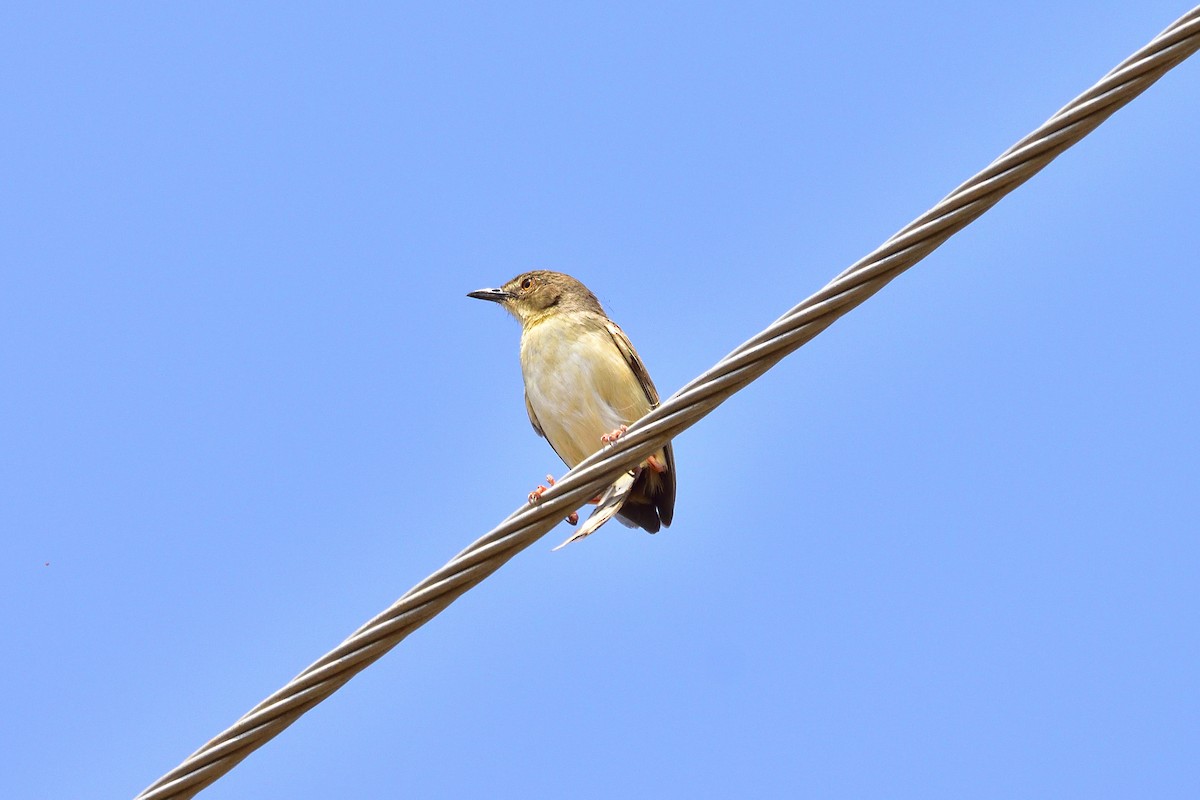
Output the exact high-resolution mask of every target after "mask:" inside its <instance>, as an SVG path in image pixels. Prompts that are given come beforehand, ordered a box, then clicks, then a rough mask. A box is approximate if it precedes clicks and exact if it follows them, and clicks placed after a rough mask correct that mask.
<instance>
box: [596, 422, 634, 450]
mask: <svg viewBox="0 0 1200 800" xmlns="http://www.w3.org/2000/svg"><path fill="white" fill-rule="evenodd" d="M628 430H629V426H628V425H621V426H619V427H617V428H613V430H612V431H611V432H609V433H606V434H604V435H603V436H601V437H600V442H601V443H602V444H604V445H610V444H612V443H613V442H615V441H617V439H620V438H621V437H622V436H624V435H625V433H626V432H627V431H628Z"/></svg>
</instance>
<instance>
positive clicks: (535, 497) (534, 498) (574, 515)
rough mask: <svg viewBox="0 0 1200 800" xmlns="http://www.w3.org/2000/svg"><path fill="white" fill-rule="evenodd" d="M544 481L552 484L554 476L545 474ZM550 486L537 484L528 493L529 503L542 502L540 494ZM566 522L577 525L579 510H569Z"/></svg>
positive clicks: (532, 504) (534, 504)
mask: <svg viewBox="0 0 1200 800" xmlns="http://www.w3.org/2000/svg"><path fill="white" fill-rule="evenodd" d="M546 483H548V484H550V486H553V485H554V476H553V475H547V476H546ZM550 486H542V485H541V484H538V487H537V488H536V489H534V490H533V491H532V492H530V493H529V505H531V506H536V505H537V504H538V503H540V502H542V495H544V494H545V493H546V492H548V491H550ZM567 524H568V525H578V524H579V512H578V511H572V512H571V516H569V517H567Z"/></svg>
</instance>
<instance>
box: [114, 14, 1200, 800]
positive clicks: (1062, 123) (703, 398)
mask: <svg viewBox="0 0 1200 800" xmlns="http://www.w3.org/2000/svg"><path fill="white" fill-rule="evenodd" d="M1197 49H1200V7H1197V8H1194V9H1192V10H1191V11H1189V12H1188V13H1187V14H1185V15H1184V16H1183V17H1181V18H1180V19H1178V20H1177V21H1176V22H1174V23H1173V24H1172V25H1171V26H1170V27H1168V28H1167V29H1166V30H1165V31H1163V32H1162V33H1161V34H1159V35H1158V36H1157V37H1155V38H1154V39H1153V40H1152V41H1151V42H1150V43H1149V44H1147V45H1146V46H1145V47H1143V48H1142V49H1141V50H1139V51H1137V52H1136V53H1134V54H1133V55H1132V56H1130V57H1129V58H1127V59H1126V60H1125V61H1123V62H1122V63H1121V64H1119V65H1118V66H1117V67H1116V68H1115V69H1113V70H1112V71H1111V72H1109V73H1108V74H1107V75H1105V76H1104V77H1103V78H1102V79H1101V80H1100V81H1099V82H1098V83H1097V84H1096V85H1095V86H1093V87H1092V88H1090V89H1088V90H1087V91H1086V92H1084V93H1083V94H1081V95H1080V96H1079V97H1077V98H1075V99H1074V100H1073V101H1071V102H1070V103H1069V104H1067V105H1066V106H1065V107H1064V108H1063V109H1062V110H1060V111H1059V112H1058V113H1056V114H1055V115H1054V116H1052V117H1051V118H1050V119H1049V120H1047V121H1046V122H1045V123H1044V124H1042V125H1041V126H1040V127H1039V128H1038V129H1037V130H1035V131H1034V132H1033V133H1031V134H1029V135H1028V136H1026V137H1025V138H1023V139H1021V140H1020V141H1019V142H1017V143H1016V144H1015V145H1013V146H1012V147H1011V148H1009V149H1008V150H1007V151H1005V152H1004V153H1003V154H1002V155H1001V156H1000V157H999V158H997V159H996V160H995V161H993V162H992V163H991V164H989V165H988V166H987V167H986V168H985V169H984V170H982V171H981V172H979V173H978V174H977V175H975V176H974V177H973V178H971V179H970V180H968V181H967V182H966V183H964V184H962V185H961V186H959V187H958V188H957V189H955V190H954V191H953V192H951V193H950V194H949V195H947V196H946V197H945V198H944V199H943V200H942V201H941V202H939V203H938V204H937V205H936V206H934V207H933V208H932V209H930V210H929V211H927V212H926V213H925V214H923V215H921V216H920V217H918V218H917V219H916V220H914V221H913V222H912V223H910V224H909V225H907V226H905V227H904V228H903V229H901V230H900V231H899V232H898V233H896V234H895V235H894V236H892V237H891V238H890V239H888V240H887V241H886V242H884V243H883V244H882V245H881V246H880V247H879V248H878V249H876V250H875V251H874V252H872V253H871V254H869V255H867V256H866V257H864V258H862V259H861V260H859V261H858V262H857V263H855V264H854V265H853V266H851V267H850V268H849V269H847V270H846V271H844V272H842V273H841V274H840V275H838V276H837V277H836V278H835V279H834V280H833V281H831V282H830V283H829V284H828V285H826V286H825V287H824V288H822V289H821V290H820V291H818V292H817V293H816V294H814V295H812V296H811V297H809V298H808V299H807V300H805V301H803V302H802V303H800V304H799V305H797V306H796V307H795V308H793V309H791V310H790V311H788V312H787V313H786V314H784V315H783V316H782V317H780V318H779V319H778V320H776V321H775V322H774V323H772V324H771V325H770V326H769V327H767V328H766V329H765V330H764V331H762V332H761V333H759V334H758V335H757V336H755V337H753V338H752V339H750V340H749V341H747V342H745V343H744V344H742V345H741V346H740V347H738V348H737V349H736V350H734V351H733V352H732V353H730V354H729V355H728V356H726V357H725V358H723V359H721V361H720V362H719V363H717V364H716V366H714V367H712V369H710V370H708V371H707V372H705V373H704V374H703V375H701V376H700V377H698V378H696V379H695V380H693V381H691V382H690V383H688V384H687V385H686V386H684V387H683V388H682V389H680V390H679V391H678V392H676V393H675V394H674V395H673V396H672V397H671V398H670V399H668V400H667V401H666V402H664V403H663V404H662V405H660V406H659V407H658V408H656V409H654V410H653V411H651V412H650V413H649V414H647V415H646V416H645V417H643V418H642V419H640V420H638V421H637V422H636V423H635V424H633V425H631V426H630V427H629V432H628V433H627V434H626V435H625V436H624V437H622V438H621V439H620V440H619V442H618V443H617V444H616V445H615V446H614V447H611V448H608V449H605V450H603V451H601V452H599V453H596V454H595V455H593V456H591V457H589V458H587V459H586V460H584V461H583V462H581V463H580V464H579V465H578V466H576V467H575V468H574V469H572V470H571V471H570V472H568V473H567V474H566V475H565V476H564V477H563V478H562V479H560V480H559V481H558V483H557V484H556V485H555V486H554V487H552V488H551V489H550V490H549V491H548V492H547V493H546V494H545V495H544V496H543V498H542V501H541V502H540V503H539V504H538V505H536V506H530V505H527V506H524V507H522V508H521V509H519V510H517V511H516V512H514V513H513V514H511V515H510V516H509V517H508V518H507V519H506V520H504V522H502V523H501V524H500V525H498V526H496V527H495V528H493V529H492V530H491V531H489V532H488V533H487V534H485V535H484V536H483V537H481V538H480V539H478V540H477V541H475V542H474V543H472V544H471V545H470V546H469V547H467V548H466V549H465V550H463V551H462V552H461V553H459V554H458V555H457V556H455V557H454V558H453V559H451V560H450V561H449V562H448V563H447V564H446V565H445V566H443V567H442V568H441V569H439V570H438V571H437V572H435V573H433V574H432V575H430V576H429V577H428V578H426V579H425V580H423V581H421V582H420V583H418V584H417V585H416V586H414V587H413V588H412V589H410V590H409V591H408V592H406V593H405V594H404V596H403V597H401V598H400V599H399V600H397V601H396V602H395V603H394V604H393V605H392V606H391V607H390V608H388V609H387V610H386V611H384V612H383V613H381V614H379V615H378V616H376V617H375V618H374V619H372V620H370V621H369V622H367V623H366V624H365V625H363V626H362V627H361V628H359V629H358V630H357V631H355V632H354V633H353V634H352V635H351V636H350V637H349V638H347V639H346V640H345V641H344V642H342V643H341V644H340V645H338V646H337V647H336V648H334V649H333V650H332V651H331V652H329V653H328V654H326V655H325V656H323V657H322V658H321V659H319V660H318V661H316V662H315V663H314V664H312V665H311V666H309V667H308V668H307V669H305V670H304V671H303V672H301V673H300V674H299V675H297V676H296V677H295V678H294V679H293V680H292V681H291V682H289V683H288V684H287V685H286V686H284V687H283V688H281V689H279V690H278V691H277V692H275V693H274V694H272V695H271V696H270V697H268V698H267V699H266V700H263V701H262V702H261V703H259V704H258V705H257V706H255V707H254V708H253V709H251V710H250V711H249V712H248V713H247V714H246V715H245V716H243V717H242V718H241V719H239V720H238V721H237V722H236V723H234V724H233V725H232V726H231V727H229V728H228V729H227V730H225V731H223V732H222V733H220V734H219V735H218V736H216V737H215V738H213V739H212V740H211V741H209V742H208V743H207V744H205V745H204V746H203V747H201V748H200V749H199V750H197V751H196V752H195V753H193V754H192V755H191V756H189V757H188V758H187V760H185V761H184V762H183V763H182V764H180V765H179V766H178V767H176V768H175V769H173V770H171V771H170V772H168V773H167V774H166V775H164V776H163V777H161V778H159V779H158V780H157V781H155V782H154V783H153V784H152V785H151V786H149V787H148V788H147V789H145V790H144V791H143V792H142V793H141V794H139V795H138V797H137V800H166V799H167V798H187V797H192V796H193V795H195V794H196V793H197V792H199V791H200V790H201V789H203V788H204V787H206V786H208V785H209V784H210V783H212V782H213V781H215V780H217V778H219V777H221V776H222V775H224V774H225V773H226V772H228V771H229V770H231V769H232V768H233V767H234V766H235V765H237V764H238V763H239V762H240V761H241V760H242V759H243V758H245V757H246V756H248V755H249V754H250V753H252V752H253V751H254V750H256V749H257V748H259V747H261V746H262V745H263V744H265V743H266V742H267V741H268V740H269V739H271V738H272V737H274V736H275V735H276V734H278V733H279V732H280V731H282V730H283V729H284V728H286V727H287V726H289V725H291V724H292V722H294V721H295V720H296V719H298V718H299V717H300V716H301V715H302V714H304V713H305V712H306V711H308V709H310V708H312V707H313V706H315V705H316V704H317V703H320V702H321V701H322V700H324V699H325V698H326V697H328V696H329V695H331V694H333V693H334V692H335V691H337V690H338V689H339V688H341V687H342V685H344V684H345V683H346V682H347V681H349V680H350V679H351V678H352V677H354V675H356V674H357V673H358V672H359V671H360V670H363V669H365V668H366V667H367V666H369V665H370V664H371V663H373V662H374V661H375V660H376V659H378V658H380V657H381V656H383V654H384V653H386V652H387V651H389V650H391V649H392V648H393V647H395V646H396V645H397V644H398V643H399V642H400V641H401V640H402V639H404V638H405V637H406V636H408V634H410V633H412V632H413V631H414V630H416V629H417V628H419V627H420V626H421V625H423V624H425V623H426V622H427V621H429V620H430V619H431V618H433V617H434V616H436V615H437V614H438V613H439V612H440V611H441V610H442V609H444V608H446V606H448V605H450V604H451V603H452V602H454V600H456V599H457V598H458V597H459V596H460V595H462V594H463V593H464V592H466V591H467V590H468V589H470V588H471V587H473V586H475V585H476V584H478V583H479V582H480V581H482V580H483V579H484V578H486V577H487V576H488V575H490V574H492V573H493V572H495V571H496V570H497V569H499V568H500V567H501V566H502V565H503V564H504V563H505V562H506V561H508V560H509V559H510V558H512V557H513V556H514V555H516V554H517V553H518V552H520V551H521V550H523V549H524V548H526V547H528V546H529V545H530V544H532V543H533V542H534V541H536V540H537V539H538V538H540V537H541V536H542V535H543V534H545V533H546V532H547V531H549V530H550V529H551V528H553V527H554V526H555V525H557V524H558V523H559V522H560V521H561V520H562V519H563V517H565V516H566V515H567V514H569V513H570V512H571V511H573V510H575V509H577V508H579V507H580V506H581V505H583V504H584V503H585V502H586V501H587V499H588V498H591V497H594V496H595V495H596V494H597V493H598V492H599V491H600V490H601V489H602V488H604V487H605V486H607V485H608V484H609V483H611V482H612V481H613V480H614V479H615V478H616V476H617V475H618V474H620V473H621V472H622V471H624V470H626V469H629V468H630V467H631V466H633V465H634V464H637V463H639V462H640V461H641V460H642V459H644V458H645V457H646V456H648V455H649V454H651V453H653V452H654V451H655V450H657V449H658V448H659V447H660V446H661V445H662V443H663V442H665V441H666V440H668V439H670V438H672V437H674V436H676V435H677V434H679V433H680V432H681V431H683V430H685V429H687V428H689V427H691V426H692V425H694V424H695V423H696V422H697V421H698V420H700V419H701V418H702V417H704V416H706V415H708V414H709V412H711V411H712V410H713V409H715V408H716V407H717V406H719V405H720V404H721V403H723V402H724V401H725V400H726V399H727V398H728V397H729V396H730V395H732V394H734V393H735V392H737V391H738V390H739V389H741V388H742V387H744V386H746V385H747V384H748V383H750V382H751V381H753V380H755V379H756V378H758V376H760V375H762V374H763V373H764V372H766V371H767V370H768V369H770V368H771V367H772V366H774V365H775V364H776V363H777V362H778V361H779V360H780V359H782V358H783V357H784V356H786V355H788V354H789V353H791V352H792V351H794V350H796V349H797V348H798V347H800V346H801V345H803V344H804V343H805V342H807V341H809V340H810V339H812V338H813V337H815V336H816V335H817V334H819V333H820V332H821V331H823V330H825V329H826V328H828V327H829V326H830V325H832V324H833V323H834V322H835V321H836V320H837V319H838V318H839V317H841V316H842V315H843V314H845V313H847V312H848V311H850V310H851V309H852V308H854V307H855V306H857V305H858V304H859V303H861V302H863V301H864V300H866V299H867V298H868V297H870V296H871V295H872V294H874V293H875V292H877V291H879V290H880V289H881V288H883V286H885V285H886V284H887V283H888V282H890V281H891V280H892V279H893V278H895V277H896V276H897V275H899V274H900V273H901V272H903V271H904V270H906V269H908V268H909V267H911V266H912V265H913V264H915V263H917V262H918V261H920V260H921V259H922V258H924V257H925V256H927V255H928V254H929V253H931V252H933V251H934V250H935V249H937V248H938V247H939V246H940V245H941V244H942V243H943V242H944V241H946V240H947V239H948V238H950V236H952V235H953V234H955V233H956V232H958V231H959V230H961V229H962V228H964V227H965V226H966V225H967V224H969V223H970V222H972V221H973V220H975V219H976V218H977V217H979V216H980V215H981V214H983V213H984V212H985V211H987V210H988V209H989V208H991V207H992V206H993V205H995V204H996V203H997V202H999V201H1000V199H1001V198H1002V197H1004V196H1005V195H1006V194H1008V193H1009V192H1011V191H1012V190H1013V189H1015V188H1017V186H1019V185H1021V184H1022V183H1024V182H1025V181H1027V180H1028V179H1029V178H1031V177H1032V176H1033V175H1035V174H1036V173H1037V172H1039V171H1040V170H1041V169H1042V168H1043V167H1045V166H1046V165H1047V164H1049V163H1050V162H1051V161H1052V160H1054V158H1055V157H1057V156H1058V154H1059V153H1061V152H1063V151H1064V150H1066V149H1067V148H1068V147H1070V146H1071V145H1073V144H1075V143H1076V142H1078V141H1079V140H1080V139H1082V138H1083V137H1084V136H1086V135H1087V134H1088V133H1090V132H1091V131H1092V130H1094V129H1095V128H1096V127H1097V126H1098V125H1100V123H1102V122H1103V121H1104V120H1105V119H1107V118H1108V117H1109V116H1110V115H1111V114H1112V113H1113V112H1115V111H1116V110H1117V109H1118V108H1120V107H1122V106H1123V105H1125V104H1126V103H1128V102H1129V101H1130V100H1132V99H1133V98H1134V97H1136V96H1137V95H1138V94H1140V93H1141V92H1143V91H1145V90H1146V89H1147V88H1148V87H1149V86H1150V85H1151V84H1153V83H1154V82H1155V81H1156V80H1158V79H1159V78H1160V77H1162V76H1163V75H1164V74H1165V73H1166V72H1167V71H1168V70H1170V69H1171V68H1173V67H1174V66H1176V65H1177V64H1179V63H1180V62H1181V61H1183V60H1184V59H1186V58H1187V57H1188V56H1190V55H1191V54H1192V53H1194V52H1195V51H1196V50H1197Z"/></svg>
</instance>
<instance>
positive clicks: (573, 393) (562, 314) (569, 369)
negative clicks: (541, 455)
mask: <svg viewBox="0 0 1200 800" xmlns="http://www.w3.org/2000/svg"><path fill="white" fill-rule="evenodd" d="M467 297H474V298H477V299H479V300H491V301H493V302H496V303H499V304H500V305H501V306H503V307H504V308H505V309H506V310H507V311H508V312H509V313H511V314H512V315H513V316H514V317H516V318H517V321H519V322H520V323H521V375H522V376H523V377H524V379H525V410H526V411H528V412H529V421H530V422H532V423H533V429H534V430H535V431H537V432H538V434H539V435H541V436H543V437H545V438H546V440H547V441H549V442H550V446H551V447H553V448H554V452H556V453H558V456H559V458H561V459H562V460H563V461H564V462H566V464H567V466H568V467H574V466H575V465H576V464H578V463H579V462H580V461H582V460H583V459H585V458H586V457H588V456H590V455H591V454H592V453H594V452H596V451H597V450H599V449H600V448H602V447H604V446H605V445H607V444H609V443H611V442H614V441H616V440H617V439H618V438H620V436H621V434H623V433H624V432H625V427H626V426H627V425H629V424H630V423H631V422H633V421H634V420H637V419H639V418H640V417H641V416H642V415H644V414H645V413H646V412H648V411H649V410H650V409H652V408H654V407H655V406H657V405H658V391H657V390H656V389H655V388H654V383H653V382H652V381H651V380H650V375H649V374H648V373H647V372H646V367H645V366H643V364H642V360H641V358H639V357H638V354H637V351H636V350H634V349H633V345H632V344H630V342H629V337H627V336H626V335H625V333H624V331H622V330H621V329H620V328H618V327H617V324H616V323H615V322H613V321H612V320H611V319H609V318H608V315H607V314H605V313H604V309H603V308H601V307H600V301H599V300H597V299H596V296H595V295H594V294H592V293H591V292H590V291H589V290H588V288H587V287H586V286H584V285H583V284H582V283H580V282H579V281H577V280H575V279H574V278H572V277H571V276H570V275H564V274H562V273H561V272H550V271H548V270H535V271H533V272H526V273H524V274H523V275H518V276H517V277H515V278H513V279H512V280H511V281H509V282H508V283H506V284H504V285H503V286H501V287H500V288H499V289H480V290H479V291H477V292H471V293H470V294H468V295H467ZM547 480H548V481H549V482H550V484H551V485H553V483H554V479H553V478H551V477H550V476H547ZM543 491H545V487H541V486H539V487H538V490H536V491H534V492H532V493H530V497H529V499H530V502H537V498H538V497H540V495H541V492H543ZM595 502H596V503H597V508H596V510H595V511H594V512H592V515H591V516H590V517H588V519H587V521H586V522H585V523H584V525H583V527H582V528H580V529H579V531H578V532H577V533H576V534H575V535H573V536H572V537H571V538H569V539H567V541H565V542H563V543H562V544H561V545H559V547H563V546H564V545H567V544H569V543H571V542H573V541H576V540H578V539H582V538H583V537H585V536H587V535H589V534H591V533H592V532H594V531H595V530H596V529H597V528H599V527H600V526H601V525H603V524H604V523H605V522H607V521H608V520H609V519H610V518H611V517H612V516H613V514H616V515H617V519H619V520H620V521H621V522H622V523H624V524H625V525H627V526H629V527H631V528H644V529H645V530H647V531H649V532H650V533H657V532H658V530H659V527H660V526H667V525H670V524H671V517H672V516H673V515H674V511H675V457H674V454H673V453H672V452H671V445H670V443H668V444H666V445H665V446H664V447H663V448H662V449H661V450H659V451H658V452H656V453H654V454H653V455H651V456H649V457H647V458H646V460H645V461H643V462H642V463H641V464H640V465H638V466H637V467H635V468H634V469H632V470H630V471H629V472H627V473H625V474H623V475H622V476H621V477H620V478H618V479H617V480H616V482H614V483H613V485H612V486H611V487H609V489H608V490H607V491H605V492H604V494H602V495H601V496H600V498H599V499H598V500H597V501H595ZM577 519H578V518H577V516H576V515H574V514H572V519H571V520H570V521H571V522H572V524H574V522H575V521H577ZM554 549H556V550H557V549H558V548H557V547H556V548H554Z"/></svg>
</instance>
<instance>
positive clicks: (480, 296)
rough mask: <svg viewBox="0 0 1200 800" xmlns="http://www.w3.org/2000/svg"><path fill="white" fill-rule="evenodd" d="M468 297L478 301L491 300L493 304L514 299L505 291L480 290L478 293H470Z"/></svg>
mask: <svg viewBox="0 0 1200 800" xmlns="http://www.w3.org/2000/svg"><path fill="white" fill-rule="evenodd" d="M467 297H474V298H475V299H476V300H491V301H492V302H493V303H503V302H504V301H505V300H511V299H512V295H511V294H509V293H508V292H506V291H504V290H503V289H480V290H479V291H477V292H470V293H469V294H468V295H467Z"/></svg>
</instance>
